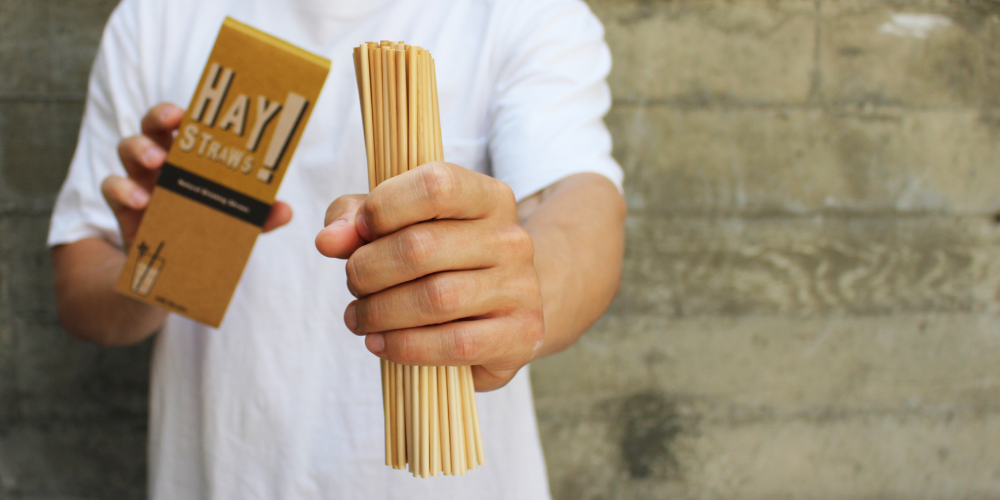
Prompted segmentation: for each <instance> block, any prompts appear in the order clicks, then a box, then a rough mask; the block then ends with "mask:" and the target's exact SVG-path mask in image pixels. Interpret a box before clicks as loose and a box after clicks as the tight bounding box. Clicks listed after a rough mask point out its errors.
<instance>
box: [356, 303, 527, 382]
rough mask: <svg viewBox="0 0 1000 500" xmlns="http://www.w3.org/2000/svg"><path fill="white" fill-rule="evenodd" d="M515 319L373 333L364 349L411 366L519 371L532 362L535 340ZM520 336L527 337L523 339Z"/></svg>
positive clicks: (496, 371)
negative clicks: (533, 341)
mask: <svg viewBox="0 0 1000 500" xmlns="http://www.w3.org/2000/svg"><path fill="white" fill-rule="evenodd" d="M526 324H527V322H526V321H521V320H520V319H519V318H517V317H514V316H503V317H497V318H489V319H482V320H475V321H453V322H451V323H445V324H443V325H434V326H426V327H420V328H410V329H405V330H395V331H391V332H384V333H372V334H369V335H368V336H366V337H365V346H366V347H367V348H368V350H369V351H371V352H372V353H373V354H375V355H377V356H379V357H380V358H383V359H387V360H389V361H393V362H395V363H399V364H402V365H408V366H472V365H483V366H485V367H488V368H487V369H488V370H489V371H490V372H492V373H495V374H499V373H503V372H507V371H516V370H517V369H519V368H520V367H522V366H524V365H525V364H527V363H528V362H530V361H531V358H532V350H531V348H530V346H531V341H532V339H533V338H534V337H535V336H536V335H538V336H540V335H541V333H540V332H534V331H526V330H525V329H524V328H523V326H524V325H526ZM519 337H526V338H524V339H521V338H519Z"/></svg>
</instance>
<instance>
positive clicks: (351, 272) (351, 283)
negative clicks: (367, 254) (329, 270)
mask: <svg viewBox="0 0 1000 500" xmlns="http://www.w3.org/2000/svg"><path fill="white" fill-rule="evenodd" d="M359 260H360V256H359V255H358V252H355V254H354V255H352V256H351V258H349V259H347V264H346V265H345V267H344V271H345V272H346V273H347V287H348V288H349V289H350V290H351V291H352V292H353V293H355V294H359V295H360V294H361V293H362V290H363V289H364V288H363V283H361V276H362V274H361V273H360V272H359V271H360V270H359V269H358V267H359V266H360V264H359V263H358V261H359Z"/></svg>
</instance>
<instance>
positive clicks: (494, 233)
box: [347, 220, 533, 297]
mask: <svg viewBox="0 0 1000 500" xmlns="http://www.w3.org/2000/svg"><path fill="white" fill-rule="evenodd" d="M525 240H527V241H528V242H529V245H527V246H525V245H522V244H521V243H523V242H524V241H525ZM532 249H533V247H532V246H531V245H530V237H529V236H528V234H527V233H526V232H525V231H524V230H523V229H522V228H521V227H520V226H517V225H500V224H497V223H495V222H493V221H488V220H477V221H454V220H443V221H431V222H422V223H419V224H415V225H412V226H409V227H407V228H405V229H403V230H401V231H398V232H395V233H392V234H390V235H388V236H385V237H383V238H379V239H377V240H375V241H373V242H371V243H368V244H367V245H365V246H364V247H362V248H359V249H358V250H357V251H356V252H354V255H352V256H351V258H350V260H349V261H348V262H347V278H348V282H349V283H350V286H351V289H352V291H354V292H356V293H357V294H358V296H359V297H364V296H366V295H370V294H373V293H377V292H380V291H382V290H385V289H387V288H390V287H393V286H396V285H398V284H400V283H406V282H408V281H413V280H415V279H418V278H420V277H422V276H427V275H429V274H433V273H437V272H441V271H458V270H471V269H485V268H489V267H494V266H496V265H498V264H500V263H501V262H504V261H506V260H508V259H513V258H516V257H518V256H519V252H522V251H532Z"/></svg>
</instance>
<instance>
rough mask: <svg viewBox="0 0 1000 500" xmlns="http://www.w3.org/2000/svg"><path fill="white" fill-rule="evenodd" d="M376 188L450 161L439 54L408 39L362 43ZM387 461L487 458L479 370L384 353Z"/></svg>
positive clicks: (453, 467)
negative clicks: (407, 361)
mask: <svg viewBox="0 0 1000 500" xmlns="http://www.w3.org/2000/svg"><path fill="white" fill-rule="evenodd" d="M354 67H355V70H356V71H357V77H358V94H359V96H360V98H361V117H362V121H363V124H364V133H365V148H366V150H367V154H368V188H369V190H371V189H374V188H375V187H376V186H378V185H379V184H380V183H382V182H384V181H385V180H386V179H389V178H391V177H393V176H396V175H399V174H402V173H404V172H406V171H408V170H412V169H415V168H417V166H419V165H423V164H424V163H427V162H430V161H443V160H444V152H443V146H442V142H441V118H440V115H439V113H438V95H437V78H436V76H435V71H434V59H433V58H432V57H431V55H430V53H429V52H428V51H426V50H424V49H421V48H420V47H416V46H411V45H405V44H404V43H403V42H389V41H382V42H381V43H379V44H376V43H374V42H369V43H366V44H362V45H361V46H359V47H356V48H355V49H354ZM381 365H382V366H381V368H382V401H383V408H384V411H385V464H386V465H388V466H391V467H393V468H395V469H405V468H407V466H409V471H410V472H412V473H413V475H414V476H415V477H423V478H427V477H432V476H437V475H438V474H440V473H442V472H444V474H445V475H449V476H450V475H458V476H460V475H464V474H465V473H466V471H469V470H472V469H475V468H476V467H477V466H478V465H483V464H485V463H486V459H485V456H484V454H483V443H482V437H481V435H480V431H479V416H478V413H477V410H476V399H475V388H474V386H473V382H472V370H471V367H468V366H461V367H455V366H447V367H445V366H437V367H435V366H403V365H398V364H396V363H393V362H391V361H387V360H384V359H383V360H381Z"/></svg>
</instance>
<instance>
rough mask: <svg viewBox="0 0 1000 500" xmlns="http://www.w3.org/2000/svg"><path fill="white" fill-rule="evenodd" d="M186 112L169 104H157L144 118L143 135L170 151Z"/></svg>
mask: <svg viewBox="0 0 1000 500" xmlns="http://www.w3.org/2000/svg"><path fill="white" fill-rule="evenodd" d="M183 118H184V110H183V109H181V108H179V107H177V106H176V105H174V104H171V103H169V102H163V103H160V104H157V105H156V106H154V107H153V108H152V109H150V110H149V111H148V112H147V113H146V115H145V116H143V117H142V135H145V136H147V137H149V138H150V139H152V140H154V141H156V143H157V144H159V146H160V147H161V148H163V149H170V145H171V143H173V140H174V130H177V127H179V126H180V125H181V120H182V119H183Z"/></svg>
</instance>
